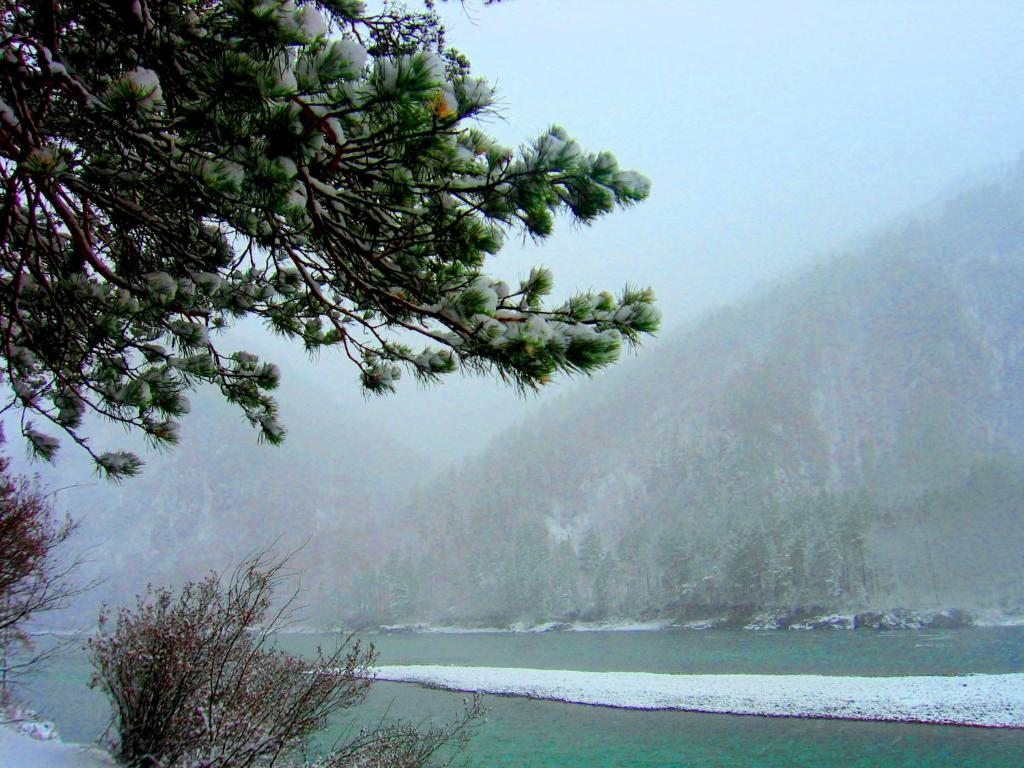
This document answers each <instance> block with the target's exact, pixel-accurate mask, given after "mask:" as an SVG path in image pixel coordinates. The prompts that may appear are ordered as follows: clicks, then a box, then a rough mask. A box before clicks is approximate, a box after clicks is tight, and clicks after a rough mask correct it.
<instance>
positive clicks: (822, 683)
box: [375, 666, 1024, 728]
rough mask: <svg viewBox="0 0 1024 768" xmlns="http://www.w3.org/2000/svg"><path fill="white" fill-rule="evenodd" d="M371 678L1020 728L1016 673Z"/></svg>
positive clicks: (386, 672) (444, 673)
mask: <svg viewBox="0 0 1024 768" xmlns="http://www.w3.org/2000/svg"><path fill="white" fill-rule="evenodd" d="M375 671H376V679H378V680H385V681H392V682H404V683H419V684H421V685H427V686H432V687H437V688H446V689H449V690H455V691H475V692H480V693H493V694H499V695H503V696H526V697H529V698H533V699H549V700H552V701H564V702H570V703H575V704H590V705H595V706H604V707H618V708H623V709H670V710H685V711H691V712H719V713H728V714H734V715H765V716H774V717H819V718H840V719H846V720H896V721H902V722H918V723H944V724H952V725H974V726H985V727H991V728H1024V673H1017V674H1007V675H964V676H959V677H938V676H930V677H845V676H844V677H839V676H824V675H666V674H652V673H646V672H575V671H567V670H554V669H514V668H502V667H445V666H381V667H377V668H376V670H375Z"/></svg>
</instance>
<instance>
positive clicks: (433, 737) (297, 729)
mask: <svg viewBox="0 0 1024 768" xmlns="http://www.w3.org/2000/svg"><path fill="white" fill-rule="evenodd" d="M283 567H284V561H283V560H277V561H272V560H270V559H269V558H268V556H266V555H258V556H256V557H253V558H250V559H249V560H247V561H245V562H244V563H242V565H240V566H239V567H238V568H237V569H236V570H235V571H234V572H233V573H232V575H231V576H230V578H229V579H228V580H227V582H226V583H224V580H223V579H222V578H221V577H220V576H218V575H216V574H211V575H210V576H208V577H207V578H206V579H203V580H202V581H200V582H196V583H189V584H187V585H186V586H185V587H184V588H183V589H182V590H181V591H180V593H179V594H178V595H177V596H176V595H175V594H174V593H173V592H172V591H171V590H169V589H164V588H159V589H154V588H150V589H149V591H148V592H147V594H146V595H145V596H144V597H139V598H138V599H137V603H136V606H135V607H134V608H133V609H128V608H122V609H121V610H120V611H118V612H117V616H116V619H112V617H111V615H110V613H109V612H108V611H106V610H104V612H103V614H102V615H101V617H100V631H99V634H98V635H97V637H95V638H94V639H92V640H90V641H89V646H90V650H91V655H92V663H93V667H94V675H93V680H92V685H93V686H94V687H97V688H99V689H101V690H103V691H104V692H105V693H106V694H107V696H108V698H109V699H110V701H111V704H112V705H113V727H114V730H115V732H116V745H115V746H116V757H117V759H118V760H119V761H120V762H121V763H122V764H124V765H126V766H131V768H157V767H159V768H199V767H200V766H202V768H229V767H230V768H243V767H245V766H271V765H275V764H279V761H282V760H284V761H286V762H290V761H292V760H296V761H297V760H298V759H299V758H300V757H301V755H302V754H303V752H304V748H305V747H306V745H307V742H308V739H309V737H310V736H311V735H312V734H313V733H314V732H315V731H317V730H318V729H320V728H322V727H323V726H324V725H325V723H326V721H327V718H328V716H329V715H331V714H332V713H334V712H337V711H339V710H342V709H345V708H347V707H351V706H352V705H354V704H356V703H358V702H360V701H362V699H363V697H364V696H365V693H366V690H367V688H368V687H369V685H370V682H371V673H370V670H369V667H370V665H371V664H372V663H373V660H374V658H375V656H374V650H373V648H372V647H370V648H368V649H363V648H362V647H361V646H360V644H359V643H358V642H351V641H350V639H349V640H346V641H344V642H341V643H339V645H338V647H337V648H336V649H335V650H334V651H333V652H331V653H329V654H325V653H324V652H322V651H320V650H318V652H317V658H316V659H315V660H314V661H309V660H305V659H301V658H299V657H296V656H293V655H291V654H288V653H285V652H283V651H280V650H277V649H275V648H273V646H272V642H271V634H272V633H273V632H274V631H275V630H277V629H279V628H280V627H281V624H282V621H283V617H285V616H286V611H287V606H288V605H289V604H290V602H291V601H288V602H287V603H286V607H285V608H283V609H279V610H277V611H272V600H273V594H274V590H275V588H276V587H278V586H279V585H280V583H281V582H282V581H283V579H284V572H283ZM477 708H478V707H477ZM470 709H472V708H470ZM470 716H472V717H470ZM475 717H476V713H472V712H471V711H470V710H467V720H468V719H472V718H475ZM464 729H465V726H464V724H463V723H461V722H460V723H459V724H457V725H456V726H455V727H453V728H450V729H437V730H433V731H427V732H426V733H424V734H422V735H421V736H420V743H419V747H418V750H417V749H416V748H415V747H414V745H415V744H416V743H417V738H416V737H415V736H414V735H413V734H414V731H412V730H410V729H406V728H402V727H391V728H383V729H381V730H378V731H374V732H372V733H363V734H361V735H360V736H359V737H358V738H357V739H356V740H355V741H353V742H352V743H351V744H349V745H347V746H344V747H340V748H338V749H337V750H336V751H335V753H334V755H333V756H332V757H329V758H325V762H322V764H323V765H330V766H331V767H332V768H336V767H340V766H342V765H345V766H381V767H383V766H394V767H395V768H399V767H400V766H401V767H402V768H405V767H407V766H409V767H411V766H418V765H424V764H425V763H426V761H427V760H429V759H430V757H431V756H432V755H433V754H434V753H435V752H436V751H437V749H438V748H439V747H440V746H441V744H442V743H443V741H447V740H448V739H451V738H452V737H453V736H454V735H456V734H457V733H461V732H462V731H463V730H464ZM335 758H337V759H335ZM378 758H379V759H378ZM342 761H344V762H342Z"/></svg>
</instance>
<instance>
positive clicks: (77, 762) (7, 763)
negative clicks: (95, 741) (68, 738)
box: [0, 713, 117, 768]
mask: <svg viewBox="0 0 1024 768" xmlns="http://www.w3.org/2000/svg"><path fill="white" fill-rule="evenodd" d="M0 716H3V714H2V713H0ZM116 765H117V764H116V763H115V762H114V759H113V758H112V757H111V756H110V755H109V754H108V753H107V752H105V751H103V750H102V749H99V748H98V747H93V746H88V745H85V744H65V743H64V742H62V741H61V740H60V738H59V737H58V736H57V732H56V730H55V729H54V727H53V724H52V723H49V722H46V721H41V720H37V719H33V718H32V717H31V716H29V717H19V716H16V715H15V716H14V719H13V720H7V719H5V720H3V721H0V768H115V766H116Z"/></svg>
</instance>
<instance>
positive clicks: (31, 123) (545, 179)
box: [0, 0, 658, 478]
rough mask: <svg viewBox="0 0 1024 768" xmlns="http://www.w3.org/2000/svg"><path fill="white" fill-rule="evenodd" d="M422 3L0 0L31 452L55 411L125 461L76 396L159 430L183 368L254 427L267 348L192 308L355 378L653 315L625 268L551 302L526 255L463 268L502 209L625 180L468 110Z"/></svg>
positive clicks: (185, 381) (175, 402) (11, 249)
mask: <svg viewBox="0 0 1024 768" xmlns="http://www.w3.org/2000/svg"><path fill="white" fill-rule="evenodd" d="M427 5H428V8H427V10H425V11H423V12H419V13H411V12H405V11H400V10H395V9H388V10H384V11H381V12H377V13H368V12H367V11H366V10H365V9H364V7H363V5H362V4H361V3H359V2H355V1H354V0H308V1H306V2H303V1H302V0H299V2H291V0H189V1H187V2H178V1H175V2H171V1H170V0H134V2H127V1H126V2H119V3H108V2H98V1H90V0H82V1H81V2H74V3H55V2H46V1H45V0H43V1H39V0H35V1H30V0H4V1H3V4H2V5H0V46H2V54H3V55H2V56H0V357H2V365H3V369H2V376H3V379H4V380H5V381H6V383H7V384H8V385H9V386H10V388H11V392H12V394H11V396H10V399H9V400H8V401H7V403H6V409H11V410H14V411H19V412H20V413H21V414H22V418H21V431H22V433H23V434H24V436H25V437H26V439H27V440H28V442H29V444H30V445H31V447H32V449H33V450H34V452H35V453H36V454H37V455H38V456H40V457H42V458H51V457H52V456H53V455H54V453H55V451H56V450H57V447H58V441H57V439H56V438H55V437H54V435H55V434H59V433H60V432H61V431H63V432H64V433H66V434H67V435H69V436H70V437H71V439H72V440H73V441H74V442H76V443H78V444H79V445H81V446H82V447H84V448H85V450H87V451H89V452H90V454H91V455H92V456H93V458H94V460H95V461H96V463H97V465H98V466H99V467H100V468H101V469H102V470H104V471H105V472H106V473H107V474H108V475H109V476H112V477H115V478H117V477H123V476H127V475H132V474H135V473H136V472H137V471H138V470H139V468H140V465H141V462H140V460H139V458H138V457H137V456H136V455H134V454H132V453H129V452H127V451H107V452H104V451H101V450H99V449H97V448H94V447H93V446H92V445H91V444H90V442H89V439H88V435H87V433H86V432H85V431H83V429H82V423H83V417H84V416H85V415H86V414H87V413H96V414H99V415H102V416H104V417H107V418H109V419H112V420H114V421H116V422H119V423H121V424H123V425H124V426H126V427H128V428H131V429H136V430H140V431H142V432H143V433H144V434H145V435H146V436H148V437H149V438H150V439H151V440H152V441H153V442H154V443H156V444H172V443H174V442H175V441H176V440H177V438H178V421H179V418H180V417H181V416H182V415H183V414H184V413H186V412H187V410H188V401H187V399H186V397H185V394H186V393H187V392H188V391H189V390H190V389H192V388H194V387H196V386H197V385H198V384H199V383H201V382H211V383H213V384H215V385H216V386H218V387H219V388H220V391H221V392H222V393H223V395H224V397H225V398H226V399H227V400H228V401H230V402H232V403H234V404H236V405H238V406H239V407H241V409H242V410H243V411H244V413H245V415H246V417H247V418H248V420H249V421H250V422H251V423H252V425H253V426H254V427H256V428H257V429H258V430H259V435H260V437H261V438H263V439H265V440H266V441H268V442H271V443H277V442H279V441H280V440H281V439H282V438H283V436H284V428H283V426H282V425H281V424H280V423H279V421H278V419H277V407H276V403H275V401H274V400H273V398H272V397H271V396H270V395H269V394H268V393H269V392H270V390H272V389H274V387H275V386H276V385H277V383H278V379H279V375H280V374H279V371H278V369H277V367H276V366H275V365H273V364H272V363H270V362H266V361H262V360H260V359H258V358H257V357H256V356H254V355H252V354H250V353H247V352H244V351H229V350H225V349H224V348H223V344H222V343H221V342H220V341H219V340H218V336H217V333H216V332H217V331H218V330H219V329H222V328H225V327H227V326H229V325H231V324H232V322H234V321H235V320H237V319H238V318H241V317H245V316H253V317H256V318H259V319H261V320H262V321H264V322H265V323H266V324H267V325H268V326H269V327H270V328H271V329H273V330H274V331H276V332H278V333H280V334H283V335H284V336H286V337H289V338H292V339H295V340H296V341H297V342H298V343H301V344H302V345H304V347H305V348H306V349H307V350H309V351H311V352H313V351H317V350H320V349H321V348H326V347H336V348H338V350H340V353H341V354H343V355H345V356H346V357H347V358H348V359H349V360H350V361H351V362H352V364H353V365H354V366H355V367H356V368H357V369H358V372H359V377H360V381H361V384H362V387H363V388H364V390H365V391H366V392H369V393H386V392H390V391H392V390H393V389H394V388H395V383H396V381H397V379H398V378H399V376H400V374H401V373H402V372H403V371H406V372H411V373H412V374H413V375H414V376H416V377H417V378H419V379H421V380H426V381H433V380H435V379H438V378H439V377H441V376H442V375H443V374H446V373H449V372H452V371H454V370H456V369H458V368H459V367H462V368H465V369H469V370H472V371H482V372H487V373H491V374H494V375H497V376H498V377H500V378H502V379H506V380H509V381H511V382H512V383H514V384H516V385H518V386H520V387H525V388H532V387H536V386H539V385H541V384H543V383H544V382H546V381H547V380H548V379H549V377H551V376H552V375H554V374H556V373H560V372H590V371H594V370H596V369H598V368H600V367H602V366H604V365H606V364H608V363H610V362H612V361H613V360H614V359H615V358H616V357H617V355H618V354H619V352H620V349H621V347H622V346H623V344H624V343H626V344H633V343H636V342H637V341H638V339H639V337H640V336H641V335H642V334H644V333H650V332H652V331H654V330H655V329H656V327H657V324H658V313H657V310H656V309H655V307H654V305H653V295H652V293H651V292H650V291H649V290H639V289H631V288H627V289H626V290H624V291H623V292H622V293H621V294H619V295H618V296H613V295H611V294H609V293H590V292H587V293H582V294H578V295H576V296H574V297H573V298H571V299H569V300H568V301H566V302H565V303H563V304H560V305H558V306H551V305H547V304H545V296H546V295H547V294H548V293H549V292H550V290H551V286H552V278H551V274H550V272H549V271H547V270H546V269H541V268H538V269H535V270H533V271H532V272H531V273H530V275H529V276H528V277H527V278H526V279H524V280H522V281H520V282H518V283H516V284H513V285H510V284H508V283H506V282H504V281H502V280H500V279H497V278H496V277H492V276H491V275H489V274H488V273H487V272H486V271H485V260H486V257H487V256H488V255H490V254H494V253H496V252H497V251H498V250H499V249H500V248H501V247H502V242H503V240H504V238H505V237H506V236H507V235H508V234H510V233H515V232H523V233H525V234H528V235H529V236H531V237H533V238H544V237H546V236H548V235H549V234H550V232H551V231H552V227H553V224H554V219H555V217H556V216H557V215H558V214H560V213H564V214H566V215H567V216H569V217H570V218H571V219H572V220H575V221H578V222H583V223H586V222H590V221H592V220H593V219H595V218H596V217H598V216H600V215H602V214H604V213H607V212H609V211H611V210H612V209H613V208H615V207H616V206H624V205H629V204H632V203H634V202H637V201H639V200H642V199H643V198H644V197H646V196H647V193H648V188H649V184H648V182H647V180H646V179H645V178H643V177H642V176H640V175H638V174H636V173H634V172H631V171H623V170H621V169H620V168H619V167H618V165H617V163H616V161H615V159H614V157H613V156H612V155H611V154H609V153H607V152H600V153H597V154H591V153H588V152H585V151H583V150H582V149H581V148H580V146H579V145H578V144H577V143H576V142H575V141H574V140H572V139H571V138H570V137H569V136H568V135H567V134H566V132H565V131H564V130H562V129H561V128H557V127H554V128H551V129H550V130H549V131H547V132H546V133H544V134H543V135H542V136H540V137H539V138H538V139H536V140H535V141H533V142H531V143H528V144H526V145H524V146H522V147H520V148H519V149H510V148H508V147H503V146H500V145H499V144H498V143H497V142H495V141H494V140H493V139H491V138H490V137H489V136H488V135H486V134H485V133H484V132H483V131H482V130H480V128H479V126H478V125H476V124H475V123H474V118H476V117H478V116H480V115H482V114H484V113H486V112H487V111H488V110H489V109H490V108H491V105H492V102H493V98H494V93H493V89H492V88H491V87H490V86H489V85H488V84H487V82H485V81H484V80H483V79H480V78H477V77H473V76H471V75H470V73H469V66H468V63H467V62H466V60H465V58H464V57H462V56H461V55H459V54H457V53H454V52H451V51H447V50H446V49H445V47H444V34H443V32H444V30H443V29H442V27H441V26H440V24H439V22H438V19H437V17H436V16H435V15H433V13H432V12H431V11H430V10H429V5H430V4H429V3H428V4H427Z"/></svg>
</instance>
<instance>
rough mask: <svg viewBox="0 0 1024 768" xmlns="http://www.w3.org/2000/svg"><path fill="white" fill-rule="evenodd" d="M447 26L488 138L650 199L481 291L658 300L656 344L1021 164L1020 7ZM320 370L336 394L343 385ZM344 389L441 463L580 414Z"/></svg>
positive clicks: (726, 7) (823, 7)
mask: <svg viewBox="0 0 1024 768" xmlns="http://www.w3.org/2000/svg"><path fill="white" fill-rule="evenodd" d="M442 11H443V12H444V17H445V20H446V22H447V24H448V27H449V38H448V39H449V42H450V43H451V44H452V45H454V46H455V47H457V48H459V49H460V50H462V51H463V52H464V53H466V54H467V55H468V56H469V58H470V60H471V61H472V63H473V69H474V72H475V73H476V74H478V75H483V76H486V77H488V78H490V79H492V80H493V81H494V82H495V83H497V85H498V87H499V100H500V105H501V118H502V119H496V120H494V121H492V122H490V123H489V124H488V125H487V129H488V130H490V131H492V132H493V133H495V134H497V135H498V136H499V137H500V138H501V140H503V141H506V142H508V143H512V144H516V143H520V142H523V141H526V140H528V139H530V138H532V137H533V136H535V135H536V134H537V133H538V132H540V131H542V130H543V129H545V128H546V127H547V126H549V125H551V124H553V123H554V124H558V125H562V126H563V127H565V128H566V129H567V130H568V131H569V133H570V135H572V136H573V137H574V138H577V139H578V140H579V141H580V143H581V144H582V145H583V146H584V147H586V148H588V149H592V150H597V149H610V150H612V151H614V152H615V153H616V155H617V157H618V158H619V161H620V163H621V165H622V166H623V167H626V168H635V169H637V170H640V171H642V172H643V173H645V174H647V175H648V176H649V177H650V178H651V180H652V182H653V191H652V195H651V197H650V199H649V200H648V201H646V202H645V203H643V204H641V205H639V206H637V207H636V208H633V209H630V210H626V211H620V212H617V213H615V214H614V215H611V216H608V217H605V218H603V219H601V220H599V221H598V222H596V223H595V224H594V225H593V226H591V227H588V228H583V229H580V228H574V227H571V226H568V225H567V224H566V222H562V226H560V227H558V228H556V232H555V234H554V236H553V237H551V238H550V240H548V241H547V242H545V243H544V244H543V245H541V246H536V245H534V244H533V243H525V244H520V245H519V247H515V246H514V245H513V244H512V243H511V242H510V246H509V247H508V248H506V249H505V251H503V252H502V253H501V254H500V255H499V256H498V257H497V258H495V259H494V260H493V265H492V266H491V270H492V272H493V273H494V274H498V275H502V276H512V277H515V276H517V275H521V274H525V272H526V271H527V270H528V269H529V267H530V266H532V265H534V264H538V263H541V264H544V265H546V266H549V267H551V268H552V269H553V270H554V273H555V279H556V293H558V292H559V291H561V292H563V293H565V294H568V293H569V292H570V291H571V290H572V289H574V288H580V289H583V288H596V289H599V290H603V289H609V290H616V291H617V290H618V289H620V288H621V286H622V285H624V284H625V283H627V282H629V283H633V284H640V285H651V286H653V287H654V288H655V290H656V292H657V295H658V297H659V304H660V308H661V310H662V312H663V313H664V318H665V322H664V326H663V328H664V331H663V333H662V336H667V335H669V334H670V333H671V332H672V330H673V329H674V328H677V327H679V326H680V325H681V324H682V323H684V322H685V321H687V320H689V319H692V318H694V317H696V316H698V315H699V314H700V313H702V312H704V311H706V310H708V309H709V308H712V307H715V306H718V305H721V304H727V303H730V302H735V301H737V300H738V299H740V298H741V297H743V296H746V295H748V294H749V293H750V292H751V291H753V290H755V289H756V288H758V287H759V286H764V285H765V284H768V283H771V282H772V281H774V280H776V279H777V278H779V277H780V276H782V275H785V274H788V273H789V272H790V271H791V270H792V269H793V268H794V267H795V266H796V265H799V264H802V263H805V262H806V261H808V260H809V259H812V258H814V257H818V256H821V255H823V254H829V253H832V252H835V251H838V250H841V249H843V248H844V247H846V246H848V245H849V244H850V243H851V242H856V241H857V240H858V239H859V238H862V237H865V236H868V235H870V234H871V233H872V231H873V229H874V228H876V227H878V226H881V225H884V224H886V223H888V222H891V221H896V220H899V219H900V218H902V217H903V216H905V215H907V214H909V213H912V212H914V211H916V210H917V209H919V208H921V207H922V206H925V205H927V204H928V203H929V202H931V201H933V200H935V199H937V198H940V197H942V196H943V195H944V194H945V193H946V192H948V190H950V189H952V188H956V187H959V186H961V185H962V184H964V183H965V182H966V181H968V180H969V179H970V178H972V177H975V176H979V175H983V174H984V172H985V171H986V170H987V169H988V168H990V167H991V166H994V165H1000V164H1005V163H1007V162H1011V161H1013V160H1015V159H1016V158H1017V156H1018V155H1019V153H1020V152H1021V150H1022V149H1024V143H1022V140H1021V137H1024V101H1022V99H1021V97H1020V93H1021V88H1022V85H1024V51H1022V50H1021V47H1020V45H1019V40H1018V39H1017V36H1016V34H1015V33H1014V30H1017V29H1020V28H1021V23H1022V22H1024V8H1022V7H1021V6H1020V5H1019V4H1017V3H1012V2H993V3H984V2H983V3H976V4H970V5H965V4H962V3H955V2H938V3H933V2H905V3H873V2H868V3H817V2H802V3H792V2H790V3H777V2H772V3H761V2H749V3H745V2H739V3H726V4H723V3H715V2H702V3H688V2H687V3H662V2H639V3H635V4H632V5H630V6H628V7H625V6H623V5H622V3H620V2H614V1H612V0H609V1H607V2H604V1H602V0H597V1H594V0H568V1H567V2H559V3H537V2H532V1H530V0H514V1H513V2H505V3H500V4H498V5H491V6H487V7H482V6H481V5H480V4H479V3H474V2H467V3H465V4H460V3H449V4H447V5H445V6H443V7H442ZM513 242H514V241H513ZM647 347H648V348H649V350H650V353H651V354H657V352H656V350H657V344H656V343H648V344H647ZM325 362H326V361H325ZM325 368H326V366H325ZM331 370H332V374H331V375H337V376H338V377H339V378H340V379H341V382H342V388H345V386H344V385H347V384H349V383H350V382H351V381H352V379H353V374H352V373H351V372H348V371H345V370H344V369H343V367H342V369H341V370H338V373H337V374H333V371H334V370H335V369H333V368H332V369H331ZM348 389H350V390H352V391H351V392H350V394H351V396H352V405H351V407H352V408H358V409H359V410H360V412H361V413H365V414H367V415H369V416H371V417H372V418H373V419H375V420H376V421H377V422H378V423H380V424H382V425H385V427H386V428H392V429H395V430H397V431H399V432H401V433H402V434H404V435H406V436H407V438H408V439H409V440H410V441H412V442H414V443H415V444H416V445H417V447H420V448H423V449H426V450H429V451H430V452H431V453H433V454H434V455H438V454H440V455H442V456H445V457H447V458H449V459H451V460H454V461H458V460H461V459H462V458H464V457H466V456H468V455H471V454H472V453H474V452H475V451H478V450H479V449H480V448H482V447H483V446H484V445H485V444H486V443H487V442H488V440H489V439H490V438H491V437H493V436H494V435H495V434H497V433H498V432H499V431H500V430H501V429H503V428H504V427H506V426H507V425H509V424H510V423H515V422H516V421H518V420H519V419H520V418H521V415H522V414H524V413H526V412H530V411H532V410H533V409H534V408H535V407H536V404H537V401H538V400H540V401H544V400H547V399H550V398H551V397H553V396H557V395H558V394H561V393H564V392H567V391H571V392H572V393H573V396H579V397H585V396H586V395H585V394H584V393H585V391H586V387H585V386H583V387H581V390H582V392H581V393H579V394H577V393H576V390H575V385H574V384H573V383H570V382H566V381H560V382H559V383H557V384H556V385H555V386H552V387H550V388H549V389H550V390H551V391H549V392H545V393H544V394H543V395H542V396H541V397H540V398H535V397H531V398H528V399H526V400H524V399H522V398H519V397H517V396H516V395H515V393H512V392H509V391H508V390H507V389H506V388H504V387H502V386H501V385H500V384H498V383H495V382H491V381H488V380H481V379H468V380H464V381H450V382H448V383H446V384H445V385H444V386H441V387H437V388H436V389H433V390H431V391H428V392H425V393H424V392H417V391H416V389H417V388H416V387H415V385H413V384H412V383H411V382H406V383H405V384H404V386H402V387H401V388H400V391H399V394H398V395H397V396H396V397H392V398H388V399H385V400H383V401H379V402H370V403H365V404H364V403H361V402H360V400H359V396H358V393H357V392H355V391H354V389H355V388H354V387H352V386H349V387H348Z"/></svg>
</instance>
